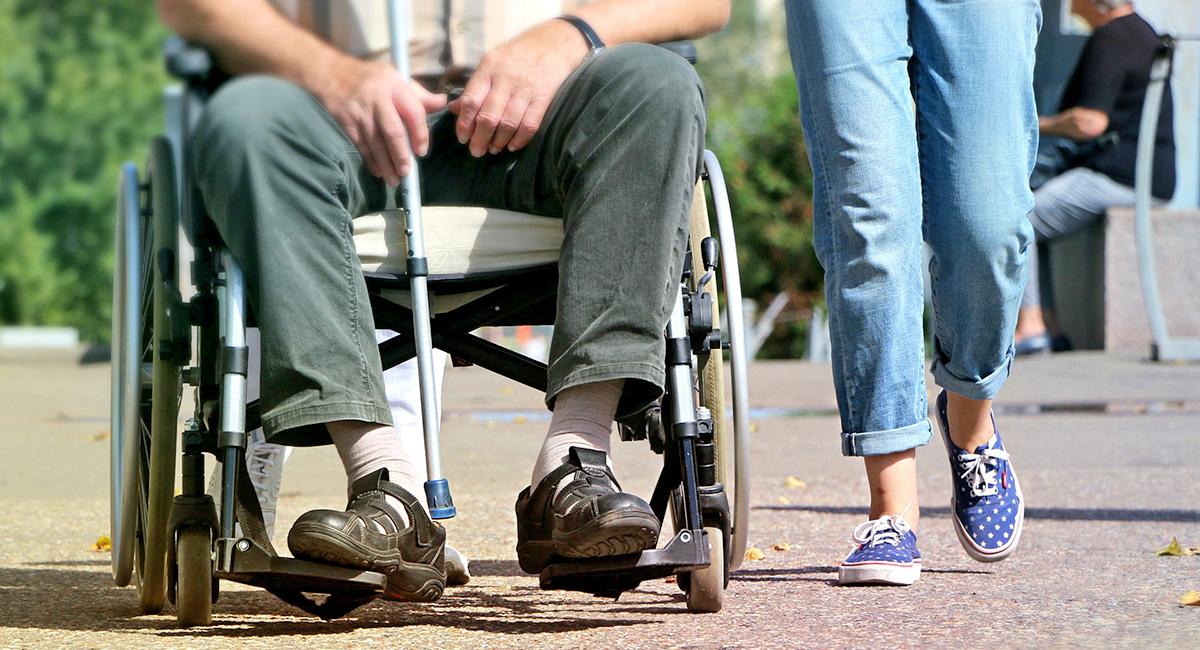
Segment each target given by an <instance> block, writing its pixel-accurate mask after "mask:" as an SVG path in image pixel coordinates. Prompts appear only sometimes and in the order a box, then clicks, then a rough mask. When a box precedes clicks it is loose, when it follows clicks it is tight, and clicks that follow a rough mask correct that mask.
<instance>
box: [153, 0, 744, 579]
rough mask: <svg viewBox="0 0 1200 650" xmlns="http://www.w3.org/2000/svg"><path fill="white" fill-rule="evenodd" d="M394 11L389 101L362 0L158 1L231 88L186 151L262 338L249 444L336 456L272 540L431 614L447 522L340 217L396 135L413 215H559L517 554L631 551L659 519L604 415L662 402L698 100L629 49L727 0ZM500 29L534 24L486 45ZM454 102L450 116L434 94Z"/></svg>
mask: <svg viewBox="0 0 1200 650" xmlns="http://www.w3.org/2000/svg"><path fill="white" fill-rule="evenodd" d="M413 4H414V5H415V9H414V13H413V16H412V20H413V22H412V24H411V28H412V33H413V35H414V38H413V41H412V42H411V43H410V52H411V61H412V72H413V77H414V82H413V83H412V84H411V85H410V84H408V83H406V82H405V81H404V79H402V78H401V77H400V75H399V74H398V73H397V71H396V69H395V68H394V67H393V66H392V65H390V64H389V63H386V62H384V61H385V60H386V59H387V56H388V48H389V47H390V44H389V43H388V39H387V20H386V12H385V10H384V3H383V2H371V1H369V0H345V1H344V2H315V3H314V2H304V1H298V2H297V1H287V0H277V1H276V2H275V3H274V5H275V6H272V3H269V2H268V1H267V0H246V1H244V2H237V3H233V2H227V1H226V0H159V9H160V14H161V15H162V17H163V20H164V21H165V22H166V23H167V25H168V26H169V27H170V28H172V29H173V30H175V31H176V32H177V33H179V34H180V35H181V36H183V37H184V38H187V39H188V40H190V41H192V42H195V43H198V44H200V45H203V46H205V47H207V48H208V49H209V50H210V51H211V52H212V53H213V54H214V55H215V57H216V60H217V62H218V64H219V65H220V66H221V67H222V68H223V69H224V70H226V71H228V72H230V73H231V74H233V75H235V78H234V79H233V80H232V81H230V82H228V83H227V84H225V86H224V87H222V88H221V89H220V90H219V91H217V93H216V94H215V95H214V96H213V97H212V100H211V102H210V103H209V105H208V106H207V108H206V109H205V111H204V113H203V114H202V116H201V118H200V121H199V123H198V124H197V127H196V131H195V135H194V150H193V155H194V164H195V170H196V177H197V182H198V185H199V188H200V191H201V193H202V195H203V199H204V202H205V206H206V209H207V211H208V213H209V215H210V216H211V218H212V220H213V221H214V222H215V223H216V226H217V228H218V230H219V232H220V233H221V235H222V237H223V238H224V241H225V243H226V244H227V245H228V246H229V248H230V249H231V251H232V252H233V253H234V255H235V257H236V258H237V259H238V261H239V263H240V264H241V265H242V266H243V269H244V272H245V274H246V278H247V283H248V287H249V297H250V303H251V306H252V309H253V311H254V313H255V315H256V318H257V321H258V324H259V327H260V329H261V332H262V397H261V408H262V421H263V425H264V428H265V431H266V434H267V436H268V438H269V439H270V440H271V441H272V442H277V443H283V444H290V445H318V444H327V443H330V442H332V443H333V444H334V445H335V446H336V447H337V451H338V454H339V455H340V457H341V459H342V462H343V464H344V465H345V469H346V473H347V476H348V480H349V483H350V486H351V487H350V490H351V502H350V505H349V507H348V510H347V511H345V512H340V511H333V510H318V511H313V512H309V513H306V514H305V515H303V516H301V517H300V519H299V520H298V521H297V522H296V524H295V526H294V527H293V529H292V530H291V531H290V533H289V535H288V545H289V547H290V548H291V550H292V552H293V553H294V554H295V555H296V556H297V557H302V558H308V559H313V560H319V561H325V562H332V563H336V564H342V565H349V566H355V567H361V568H367V569H374V570H380V571H383V572H385V573H390V578H389V583H388V587H387V592H386V594H385V597H386V598H391V599H398V600H432V599H436V598H437V597H438V596H439V595H440V594H441V590H442V584H443V583H444V580H445V572H444V571H445V570H444V567H443V558H442V555H443V550H442V549H443V545H444V540H445V531H444V529H442V527H441V526H439V525H437V524H435V523H433V522H432V521H431V520H430V518H429V516H428V514H427V510H426V506H425V505H424V504H423V503H422V502H421V500H422V499H423V491H422V489H421V483H422V478H418V476H420V475H421V472H420V471H419V470H418V469H417V468H415V467H414V466H413V464H412V463H411V462H410V460H409V458H408V457H407V455H406V454H405V452H404V449H403V447H402V446H401V445H400V443H399V441H398V439H397V437H396V433H395V431H394V430H393V429H392V426H391V424H392V418H391V413H390V412H389V409H388V403H387V400H386V398H385V395H384V389H383V381H382V377H381V363H380V358H379V353H378V349H377V348H376V344H375V336H374V329H375V325H374V322H373V318H372V314H371V309H370V303H369V300H368V294H367V289H366V286H365V282H364V279H363V275H362V272H361V268H360V265H359V262H358V258H357V257H356V254H355V249H354V245H353V242H352V238H351V233H352V219H353V218H354V217H356V216H359V215H362V214H365V213H368V212H372V211H379V210H381V209H385V208H388V207H392V206H394V205H396V203H397V201H398V194H399V190H398V189H397V186H398V185H399V184H400V181H401V177H402V176H404V175H406V174H407V173H408V172H409V170H410V169H411V165H412V164H413V161H411V160H410V159H409V156H408V149H407V144H406V141H405V138H406V136H407V137H408V138H409V139H410V140H411V145H412V148H413V150H415V151H416V153H417V154H418V155H420V156H422V159H421V172H422V173H421V181H422V186H421V192H422V194H423V197H424V203H425V204H427V205H478V206H484V207H495V208H504V209H509V210H515V211H520V212H528V213H533V214H538V215H546V216H552V217H558V218H561V219H562V221H563V229H564V235H565V236H564V241H563V245H562V249H561V253H560V261H559V278H560V279H559V291H558V297H557V307H556V317H555V327H554V336H553V340H552V342H551V349H550V359H549V370H548V385H549V389H548V391H547V393H546V403H547V405H548V406H549V407H550V408H551V409H552V410H553V417H552V420H551V424H550V429H549V433H548V434H547V436H546V439H545V442H544V444H543V446H542V449H541V452H540V454H539V455H538V458H537V460H536V463H535V466H534V470H533V476H532V479H531V484H530V487H529V488H527V489H526V490H525V491H524V492H522V493H521V495H520V496H519V498H518V501H517V505H516V509H517V521H518V524H517V525H518V547H517V553H518V557H519V559H520V564H521V567H522V568H523V569H524V570H526V571H529V572H538V571H540V570H541V569H542V568H544V567H545V566H546V565H547V564H548V563H549V562H551V561H552V560H553V559H554V558H555V557H556V556H561V557H567V558H582V557H598V556H605V555H617V554H625V553H632V552H637V551H641V550H643V549H647V548H653V546H654V544H655V543H656V540H657V536H658V533H659V523H658V520H657V518H656V517H655V516H654V514H653V512H652V511H651V510H650V508H649V507H648V505H647V504H646V503H645V502H644V501H643V500H642V499H640V498H638V497H636V496H633V495H629V494H624V493H621V492H620V491H619V487H618V485H617V483H616V481H615V479H614V478H613V475H612V471H611V470H610V469H609V467H608V464H607V452H608V450H609V445H610V431H611V428H612V423H613V420H614V417H615V416H621V415H626V414H631V413H635V412H637V411H638V410H640V409H641V408H643V407H645V406H646V405H647V404H649V403H650V402H652V401H653V400H655V399H657V398H658V397H659V395H660V394H661V393H662V387H663V384H664V339H663V328H664V326H665V325H666V322H667V320H668V318H669V317H670V311H671V307H672V305H673V303H674V296H675V293H676V291H677V286H678V281H679V278H680V275H681V272H682V268H681V267H682V261H683V256H684V251H685V248H686V245H687V243H686V242H687V237H688V214H689V209H690V206H691V200H692V191H693V187H694V185H695V182H696V179H697V175H698V174H699V169H700V164H701V156H702V151H703V140H704V128H705V109H704V99H703V89H702V87H701V84H700V81H699V79H698V78H697V76H696V74H695V72H694V71H693V70H692V68H691V66H690V65H689V64H688V63H687V62H686V61H685V60H684V59H682V58H680V57H678V56H677V55H675V54H673V53H671V52H669V51H667V50H664V49H662V48H657V47H654V46H651V45H646V43H654V42H665V41H671V40H676V39H683V38H695V37H699V36H702V35H704V34H707V33H711V32H714V31H716V30H718V29H720V28H721V26H722V25H723V24H724V22H725V20H726V19H727V17H728V13H729V2H728V0H661V1H659V2H646V1H643V0H602V1H599V2H594V3H590V4H587V5H584V6H579V7H568V8H567V10H569V13H570V15H571V16H573V17H572V18H567V19H559V18H555V17H554V15H555V13H557V12H553V13H550V14H549V15H544V16H533V15H532V14H534V13H536V12H535V8H534V7H533V5H535V4H536V5H543V6H544V5H545V4H546V3H544V2H543V3H522V2H517V3H513V2H501V1H499V0H496V1H491V0H488V1H484V2H469V1H468V2H459V1H455V2H449V3H442V2H415V3H413ZM572 4H573V3H572ZM506 9H507V10H508V11H509V12H512V11H517V12H519V13H521V14H522V15H520V16H510V15H507V14H506V13H505V10H506ZM522 21H524V22H525V24H532V26H531V27H529V28H528V29H526V30H525V31H521V32H520V33H519V34H517V35H516V36H515V37H512V38H508V35H507V34H505V30H506V29H507V28H508V27H509V26H510V25H514V24H518V23H520V22H522ZM604 43H607V49H605V46H604ZM456 86H464V90H463V92H462V95H461V97H459V98H457V99H454V100H453V101H450V102H448V103H447V96H446V95H442V94H435V93H437V92H441V91H445V90H448V89H450V88H453V87H456ZM397 567H398V568H397ZM393 571H394V572H393Z"/></svg>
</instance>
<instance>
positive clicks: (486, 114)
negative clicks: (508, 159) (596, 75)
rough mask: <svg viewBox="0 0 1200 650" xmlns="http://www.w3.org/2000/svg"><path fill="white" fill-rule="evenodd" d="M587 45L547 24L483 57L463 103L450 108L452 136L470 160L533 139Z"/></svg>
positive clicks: (560, 24)
mask: <svg viewBox="0 0 1200 650" xmlns="http://www.w3.org/2000/svg"><path fill="white" fill-rule="evenodd" d="M587 52H588V46H587V42H586V41H585V40H584V39H583V36H582V35H581V34H580V33H579V32H578V31H577V30H576V29H575V27H573V26H572V25H571V24H569V23H567V22H564V21H561V20H551V21H549V22H545V23H542V24H540V25H538V26H536V27H533V28H532V29H530V30H528V31H526V32H524V33H523V34H521V35H520V36H518V37H516V38H514V39H513V40H511V41H508V42H507V43H505V44H503V45H501V46H500V47H497V48H496V49H494V50H492V51H491V52H488V53H487V54H486V55H484V57H483V60H482V61H480V64H479V68H478V69H477V70H476V71H475V74H473V75H472V76H471V80H470V81H469V82H467V87H466V89H464V90H463V94H462V97H460V98H458V99H456V100H454V101H453V102H451V103H450V111H451V112H452V113H454V114H456V115H458V122H457V123H456V125H455V126H456V128H455V131H456V133H457V135H458V140H459V142H462V143H463V144H467V145H469V147H470V149H471V155H473V156H475V157H480V156H483V155H484V154H485V153H498V152H500V151H501V150H503V149H508V150H509V151H516V150H518V149H520V148H521V147H524V146H525V145H527V144H529V141H530V140H532V139H533V135H534V134H535V133H537V130H538V127H540V126H541V124H542V118H544V117H545V116H546V109H547V108H549V107H550V102H551V100H553V99H554V94H555V93H556V92H558V88H559V86H561V85H562V83H563V81H565V80H566V78H567V76H568V75H570V74H571V72H572V71H574V70H575V68H577V67H578V66H579V64H580V63H582V62H583V58H584V56H585V55H586V54H587Z"/></svg>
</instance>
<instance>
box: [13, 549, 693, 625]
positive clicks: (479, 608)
mask: <svg viewBox="0 0 1200 650" xmlns="http://www.w3.org/2000/svg"><path fill="white" fill-rule="evenodd" d="M509 563H510V562H509V561H502V560H495V561H483V562H480V565H481V568H483V567H493V568H495V569H497V573H503V574H504V575H508V573H507V571H508V567H507V565H508V564H509ZM108 564H109V563H108V561H106V560H86V561H78V562H66V561H63V562H39V563H30V564H28V565H26V566H27V567H28V568H12V567H7V568H0V593H2V594H3V597H2V598H0V621H2V623H0V626H3V627H6V628H28V629H45V630H77V631H95V632H129V633H135V634H150V635H154V636H161V637H164V638H182V637H228V638H250V637H277V636H287V635H293V634H304V635H319V634H343V633H347V632H350V631H353V630H355V629H363V628H367V629H370V628H403V627H410V626H420V625H427V626H432V627H438V628H457V629H461V630H469V631H477V632H494V633H501V634H528V633H554V632H572V631H577V630H587V629H596V628H612V627H625V626H631V625H641V624H646V623H653V622H661V621H662V619H661V618H659V617H660V616H661V615H663V614H680V615H684V616H688V615H689V614H688V613H687V609H686V608H685V607H682V606H680V602H681V601H682V599H683V595H682V594H662V593H659V592H653V591H647V590H635V591H634V592H633V593H634V594H636V597H637V601H636V602H632V603H628V604H624V603H623V604H622V605H623V606H621V607H619V608H617V609H614V608H613V605H614V602H613V601H612V600H611V599H594V600H588V599H582V600H581V599H580V597H579V595H578V594H568V593H567V592H546V591H542V590H541V589H539V588H538V587H537V586H536V583H535V582H532V581H531V583H530V584H529V585H523V584H520V585H505V584H501V585H486V586H475V585H467V586H463V587H451V588H450V589H449V590H447V591H446V594H445V595H444V596H443V597H442V599H441V600H440V601H438V602H437V603H436V604H432V605H427V604H406V603H389V602H384V601H375V602H373V603H371V604H369V605H366V606H364V607H362V608H360V609H358V610H355V611H354V612H352V613H351V614H350V615H349V616H347V617H345V618H341V619H337V620H333V621H322V620H320V619H318V618H315V617H311V616H309V615H307V614H304V613H303V612H301V611H300V610H298V609H295V608H293V607H291V606H289V605H287V604H285V603H283V602H282V601H280V600H278V599H277V598H275V597H274V596H272V595H270V594H268V593H267V592H265V591H259V590H257V589H254V590H244V591H243V590H239V591H223V592H222V593H221V596H220V599H219V600H218V601H217V602H216V603H215V604H214V605H213V624H212V625H210V626H206V627H197V628H190V629H179V628H177V627H176V625H175V617H174V610H173V607H172V606H171V605H170V604H168V605H167V606H166V607H165V608H164V610H163V613H162V614H156V615H139V614H138V612H137V592H136V590H135V589H134V588H132V587H117V586H116V585H115V584H114V583H113V581H112V577H111V576H110V574H109V572H108V571H107V570H103V571H100V570H95V569H90V568H85V567H95V566H104V567H107V566H108ZM511 564H512V565H513V567H514V568H515V565H516V563H515V562H511ZM472 565H473V566H474V565H475V562H472ZM71 567H79V568H71ZM517 571H519V569H517ZM226 584H228V583H222V586H225V585H226ZM614 614H615V615H616V616H614Z"/></svg>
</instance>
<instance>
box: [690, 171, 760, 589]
mask: <svg viewBox="0 0 1200 650" xmlns="http://www.w3.org/2000/svg"><path fill="white" fill-rule="evenodd" d="M704 169H705V172H706V176H707V179H708V185H709V190H710V193H711V194H710V196H711V198H712V203H713V211H714V214H713V216H714V217H715V222H716V225H717V238H718V240H719V241H720V244H721V245H720V254H721V265H720V271H721V273H720V275H721V288H722V289H723V298H724V300H725V312H726V314H725V316H726V320H725V323H724V324H723V327H724V329H725V331H727V332H728V333H729V338H728V341H729V344H730V345H729V367H728V370H729V377H728V378H729V379H730V380H731V381H730V384H731V386H730V388H731V390H730V394H731V396H732V402H733V403H732V407H733V409H732V412H733V418H732V420H729V419H727V418H726V417H725V413H726V411H725V404H724V401H722V402H721V403H720V410H719V411H718V410H717V409H716V408H714V407H713V406H710V407H709V410H711V411H712V412H713V426H714V428H715V436H714V437H715V439H716V443H717V451H718V458H717V470H718V475H717V478H718V480H719V481H721V482H722V483H724V484H725V490H726V493H727V494H732V495H733V504H732V506H733V507H732V513H731V516H732V520H733V521H732V522H731V524H730V525H731V528H732V530H731V532H730V537H729V539H728V540H727V541H728V545H727V547H726V548H725V549H724V551H725V556H726V561H727V562H728V564H729V570H730V571H734V570H736V569H737V568H738V567H740V566H741V565H742V560H743V559H745V557H746V542H747V539H748V538H749V522H750V398H749V387H748V379H747V375H748V371H747V364H748V362H749V360H748V359H747V358H746V343H745V340H746V334H745V332H746V328H745V325H744V324H743V322H742V280H741V272H740V269H739V266H738V259H737V242H736V240H735V238H734V232H733V217H732V215H731V214H730V210H729V196H728V194H727V192H726V189H725V177H724V176H723V175H722V174H721V164H720V163H719V162H718V161H717V157H716V156H715V155H714V154H713V153H712V152H711V151H707V150H706V151H705V152H704ZM703 223H704V224H705V225H707V224H708V221H707V220H703ZM710 293H712V294H713V295H714V296H715V295H716V292H715V291H713V290H710ZM713 311H714V312H715V313H714V317H713V322H714V323H715V324H716V325H717V326H721V325H722V324H721V323H719V322H718V321H717V314H719V313H720V310H719V309H718V307H717V303H716V300H715V299H714V301H713ZM711 365H712V366H713V367H712V368H711V370H708V371H707V372H709V373H711V374H712V375H714V376H715V375H716V374H718V373H722V372H723V371H724V370H725V368H724V364H722V363H721V362H720V361H719V360H718V362H717V363H714V364H711ZM701 376H702V377H703V376H705V371H702V372H701ZM722 382H723V380H722ZM713 383H714V384H715V383H716V380H715V378H714V382H713ZM703 390H704V389H703V388H702V391H703ZM713 391H714V392H717V391H716V387H715V386H714V388H713ZM719 392H720V394H721V395H722V396H723V395H724V386H723V385H722V386H721V390H720V391H719ZM713 399H714V402H713V403H714V404H715V403H716V399H715V397H714V398H713ZM703 400H704V398H703V396H702V397H701V403H702V404H703V403H704V401H703ZM730 425H732V426H730ZM721 454H725V456H724V457H722V456H721ZM730 469H732V472H730V471H729V470H730ZM726 579H728V576H726Z"/></svg>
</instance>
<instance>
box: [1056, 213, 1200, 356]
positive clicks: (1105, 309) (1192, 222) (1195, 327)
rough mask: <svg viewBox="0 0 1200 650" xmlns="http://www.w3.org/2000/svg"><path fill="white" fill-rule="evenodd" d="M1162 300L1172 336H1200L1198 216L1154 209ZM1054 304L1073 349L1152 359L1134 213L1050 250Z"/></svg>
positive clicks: (1100, 224)
mask: <svg viewBox="0 0 1200 650" xmlns="http://www.w3.org/2000/svg"><path fill="white" fill-rule="evenodd" d="M1151 221H1152V223H1153V233H1154V235H1153V236H1154V253H1155V266H1156V270H1157V278H1158V290H1159V299H1160V301H1161V302H1162V305H1163V311H1164V315H1165V317H1166V323H1167V330H1168V332H1169V333H1170V335H1171V336H1172V337H1200V210H1194V209H1193V210H1169V209H1163V208H1158V209H1155V210H1153V211H1152V213H1151ZM1048 249H1049V261H1050V275H1051V277H1052V278H1053V282H1054V296H1053V305H1054V309H1055V312H1056V313H1057V315H1058V319H1059V322H1060V324H1061V325H1062V328H1063V329H1064V330H1065V331H1066V332H1067V335H1068V336H1070V337H1071V341H1072V342H1073V343H1074V344H1075V348H1076V349H1082V350H1106V351H1115V352H1128V353H1137V354H1140V355H1143V356H1147V357H1148V356H1149V354H1150V344H1151V335H1150V325H1149V321H1148V319H1147V317H1146V306H1145V302H1144V299H1143V297H1142V285H1141V278H1140V276H1139V275H1138V260H1137V247H1136V244H1135V238H1134V210H1133V208H1114V209H1112V210H1109V212H1108V217H1107V219H1105V220H1104V221H1102V222H1098V223H1096V224H1094V225H1093V226H1091V227H1089V228H1085V229H1084V230H1082V231H1080V232H1077V233H1075V234H1073V235H1071V236H1069V237H1064V238H1063V239H1061V240H1058V241H1055V242H1052V243H1051V244H1050V245H1049V247H1048Z"/></svg>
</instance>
